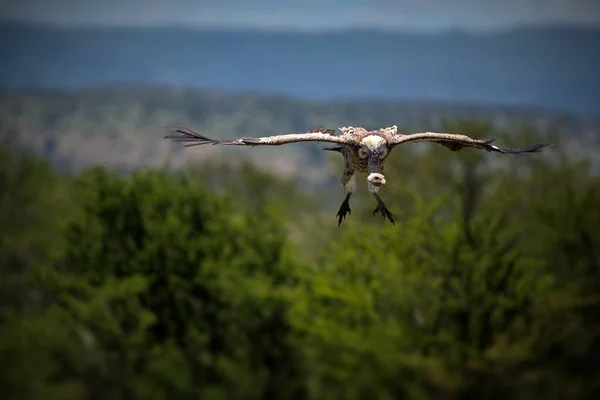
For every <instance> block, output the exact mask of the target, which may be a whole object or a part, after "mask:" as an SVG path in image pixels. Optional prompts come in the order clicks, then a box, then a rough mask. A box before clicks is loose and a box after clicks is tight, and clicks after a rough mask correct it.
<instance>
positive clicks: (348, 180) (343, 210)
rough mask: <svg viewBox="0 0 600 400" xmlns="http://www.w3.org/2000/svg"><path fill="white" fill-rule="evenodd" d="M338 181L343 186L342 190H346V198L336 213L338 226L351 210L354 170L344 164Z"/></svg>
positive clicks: (354, 186)
mask: <svg viewBox="0 0 600 400" xmlns="http://www.w3.org/2000/svg"><path fill="white" fill-rule="evenodd" d="M340 183H341V184H342V186H343V187H344V191H345V192H346V198H345V199H344V202H343V203H342V205H341V206H340V209H339V211H338V213H337V215H336V217H337V218H338V226H340V225H341V224H342V220H343V219H346V215H348V214H350V213H351V212H352V211H351V210H350V197H351V196H352V193H354V191H355V190H356V175H354V170H352V169H351V168H349V167H348V166H346V168H344V174H343V175H342V178H341V179H340Z"/></svg>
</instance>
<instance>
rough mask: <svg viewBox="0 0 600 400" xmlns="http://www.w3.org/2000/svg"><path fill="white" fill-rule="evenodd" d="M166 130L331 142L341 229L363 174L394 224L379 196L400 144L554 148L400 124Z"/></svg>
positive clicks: (189, 140)
mask: <svg viewBox="0 0 600 400" xmlns="http://www.w3.org/2000/svg"><path fill="white" fill-rule="evenodd" d="M165 128H166V129H169V130H170V131H172V132H174V133H175V134H171V135H167V136H165V139H171V140H172V141H174V142H182V143H185V144H184V146H185V147H190V146H198V145H203V144H213V145H214V144H222V145H235V146H253V147H254V146H279V145H282V144H287V143H296V142H327V143H330V144H333V145H331V146H324V147H323V150H327V151H335V152H338V153H341V154H342V155H343V156H344V172H343V173H342V176H341V178H340V183H341V185H342V187H343V188H344V191H345V193H346V197H345V199H344V201H343V202H342V205H341V206H340V209H339V211H338V213H337V215H336V217H337V218H338V226H340V225H341V223H342V220H344V219H345V218H346V216H347V215H348V214H350V213H351V209H350V197H351V196H352V194H353V193H354V192H355V191H356V174H357V173H359V172H365V173H367V187H368V189H369V192H371V193H372V194H373V196H374V197H375V200H376V201H377V207H376V208H375V210H373V214H374V215H375V214H377V213H379V214H380V215H381V216H382V217H383V218H384V219H386V218H387V219H388V220H389V221H390V222H391V223H392V224H394V216H393V214H392V213H391V212H390V211H389V210H388V208H387V207H386V205H385V203H384V202H383V200H382V199H381V197H380V196H379V190H380V189H381V188H382V187H383V186H385V184H386V179H385V176H384V175H383V167H384V163H385V160H386V158H387V157H388V156H389V154H390V152H391V151H392V149H393V148H394V147H395V146H397V145H399V144H404V143H411V142H434V143H438V144H441V145H442V146H444V147H446V148H448V149H450V150H451V151H459V150H461V149H463V148H465V147H472V148H475V149H480V150H486V151H488V152H490V153H491V152H497V153H501V154H504V155H509V154H519V155H523V154H528V153H540V152H542V150H543V149H545V148H546V147H549V146H552V144H536V145H533V146H528V147H521V148H512V149H511V148H501V147H497V146H494V145H493V144H492V143H493V142H494V141H495V139H487V140H480V139H473V138H471V137H469V136H465V135H460V134H454V133H435V132H424V133H413V134H401V133H398V127H397V126H396V125H393V126H390V127H387V128H381V129H378V130H371V131H369V130H366V129H365V128H361V127H353V126H349V127H342V128H339V130H340V131H341V135H336V134H335V132H336V131H335V130H334V129H325V128H323V127H322V126H319V127H317V128H316V129H314V130H312V131H309V132H305V133H291V134H282V135H275V136H263V137H242V138H239V139H228V140H217V139H211V138H209V137H207V136H204V135H203V134H201V133H198V132H196V131H193V130H192V129H190V128H188V127H187V126H185V125H181V124H177V125H175V126H167V127H165Z"/></svg>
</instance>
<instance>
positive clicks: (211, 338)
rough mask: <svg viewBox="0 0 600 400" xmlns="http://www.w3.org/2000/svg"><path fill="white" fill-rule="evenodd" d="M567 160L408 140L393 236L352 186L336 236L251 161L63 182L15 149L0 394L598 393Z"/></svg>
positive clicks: (598, 304) (308, 201) (454, 125)
mask: <svg viewBox="0 0 600 400" xmlns="http://www.w3.org/2000/svg"><path fill="white" fill-rule="evenodd" d="M444 124H445V125H444V126H443V128H444V129H446V130H452V131H460V132H464V133H466V134H477V136H490V137H493V136H494V135H493V129H492V127H491V126H490V125H489V124H487V123H485V122H478V121H471V120H470V121H463V120H454V121H449V122H445V123H444ZM522 134H523V135H528V136H529V137H531V138H532V139H533V138H534V137H535V136H536V135H537V133H536V132H535V131H532V130H531V129H529V128H524V129H523V131H522ZM506 140H507V142H508V143H510V140H511V137H510V136H509V137H507V138H506ZM566 154H567V152H565V151H563V150H561V149H560V148H555V149H554V153H549V154H544V155H542V156H537V155H536V156H535V157H529V158H525V157H523V158H515V159H509V158H506V157H502V156H497V157H494V155H490V154H486V153H484V152H477V151H474V150H469V149H465V150H463V151H461V152H460V153H454V152H450V151H448V150H447V149H445V148H443V147H442V146H430V147H428V148H425V149H420V148H419V147H418V146H416V147H414V148H411V147H407V148H401V149H400V148H399V149H396V150H395V153H394V157H391V158H390V160H389V164H387V165H386V171H390V172H387V176H388V177H389V178H388V180H389V183H388V185H387V186H386V188H385V190H383V191H382V197H383V198H384V199H385V200H386V202H387V204H388V205H389V207H390V209H391V210H392V212H394V214H395V215H396V219H397V223H396V225H394V226H392V225H391V224H389V223H385V221H382V219H381V218H380V217H374V216H373V215H372V209H373V207H374V206H375V204H374V200H373V199H372V197H370V196H368V195H364V194H363V195H360V194H358V195H357V197H356V198H354V197H353V199H352V201H353V204H352V207H353V213H352V215H351V217H350V218H348V219H347V220H346V221H345V222H344V224H343V225H342V227H341V228H340V229H338V228H337V226H336V221H335V218H334V214H335V211H333V212H331V211H330V210H329V208H328V207H329V206H328V205H323V204H322V199H323V198H326V199H327V201H328V202H329V200H330V199H331V198H332V197H318V198H311V196H309V195H301V193H300V190H299V189H298V186H297V184H296V183H295V182H294V181H292V180H284V179H281V178H278V177H275V176H274V175H272V174H271V173H269V172H268V171H265V170H264V169H260V168H255V166H253V164H249V163H242V164H240V165H237V166H232V165H228V164H200V165H197V166H196V167H194V168H192V169H190V170H188V171H186V172H182V171H169V170H167V169H161V170H137V171H134V172H132V173H131V174H128V175H118V174H116V173H114V172H111V171H109V170H107V169H105V168H103V167H94V168H91V169H89V170H86V171H84V172H82V173H79V174H77V175H75V176H72V177H67V176H61V175H59V174H57V173H56V172H54V171H53V169H52V168H51V167H50V166H49V165H48V164H47V163H46V162H43V161H40V160H37V159H35V158H31V157H29V156H23V155H17V153H15V152H12V151H8V150H7V151H4V152H3V153H2V157H1V158H0V202H1V204H2V208H1V209H0V221H1V223H2V228H3V229H2V232H1V233H0V238H1V241H0V250H1V252H0V254H1V256H0V261H1V263H2V264H1V265H2V270H1V273H2V279H1V281H0V295H1V299H2V305H1V307H2V314H1V315H0V321H1V324H2V325H1V326H0V363H1V365H2V367H1V368H0V378H1V379H0V390H2V393H3V394H6V396H5V397H6V398H19V399H29V398H31V399H35V398H50V399H53V398H56V399H66V398H92V399H104V398H111V399H112V398H123V399H125V398H127V399H135V398H143V399H166V398H182V399H183V398H185V399H188V398H201V399H223V398H227V399H238V398H239V399H253V398H310V399H325V398H327V399H329V398H333V399H335V398H340V399H394V398H432V397H436V398H459V397H467V398H482V397H492V398H531V397H543V398H561V399H566V398H573V399H575V398H588V397H591V396H592V395H593V394H594V393H597V391H598V390H600V387H599V386H598V384H597V382H598V381H599V379H598V378H600V375H599V373H598V372H599V371H598V367H597V366H598V363H597V361H598V359H597V357H598V356H597V355H598V354H600V319H599V318H598V315H600V298H599V297H598V295H597V293H598V292H599V289H600V275H599V271H600V268H599V267H600V264H599V263H600V258H599V253H598V250H597V249H598V248H600V243H599V242H598V238H600V223H599V222H600V208H598V207H597V206H596V205H597V204H598V203H600V180H599V178H598V175H597V174H595V173H594V169H593V167H592V165H591V164H590V163H589V162H587V160H582V159H579V158H574V157H567V156H566ZM391 171H393V173H392V172H391ZM338 194H340V195H341V193H338ZM318 195H319V196H324V195H322V194H320V193H318ZM339 200H340V201H341V200H342V199H341V198H340V199H339Z"/></svg>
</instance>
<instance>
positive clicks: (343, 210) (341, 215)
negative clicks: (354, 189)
mask: <svg viewBox="0 0 600 400" xmlns="http://www.w3.org/2000/svg"><path fill="white" fill-rule="evenodd" d="M350 196H352V193H348V194H347V195H346V198H345V199H344V202H343V203H342V205H341V206H340V209H339V210H338V213H337V215H336V217H338V226H340V225H341V224H342V220H343V219H346V215H348V214H352V210H350Z"/></svg>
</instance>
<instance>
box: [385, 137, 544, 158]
mask: <svg viewBox="0 0 600 400" xmlns="http://www.w3.org/2000/svg"><path fill="white" fill-rule="evenodd" d="M495 140H496V139H487V140H481V139H473V138H471V137H469V136H465V135H459V134H454V133H436V132H425V133H413V134H410V135H401V136H400V135H399V136H396V137H395V140H393V141H391V142H390V144H391V145H392V146H396V145H399V144H402V143H409V142H434V143H439V144H441V145H442V146H444V147H446V148H448V149H450V150H452V151H459V150H461V149H463V148H465V147H472V148H475V149H480V150H486V151H488V152H498V153H502V154H519V155H523V154H528V153H541V152H542V150H544V149H545V148H546V147H550V146H552V144H536V145H533V146H527V147H519V148H504V147H498V146H494V145H493V144H492V142H494V141H495Z"/></svg>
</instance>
